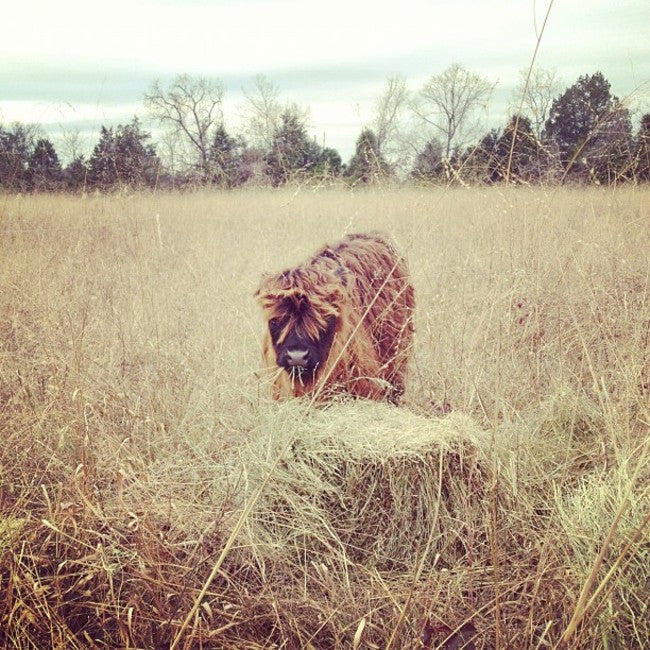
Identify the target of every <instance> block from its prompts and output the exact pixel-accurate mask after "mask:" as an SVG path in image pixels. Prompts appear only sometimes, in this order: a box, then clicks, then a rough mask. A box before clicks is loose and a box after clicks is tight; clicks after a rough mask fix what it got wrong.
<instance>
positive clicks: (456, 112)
mask: <svg viewBox="0 0 650 650" xmlns="http://www.w3.org/2000/svg"><path fill="white" fill-rule="evenodd" d="M493 88H494V84H492V83H491V82H490V81H488V80H487V79H485V78H484V77H482V76H480V75H478V74H476V73H474V72H470V71H469V70H467V69H466V68H465V67H464V66H462V65H460V64H458V63H454V64H452V65H451V66H449V67H448V68H447V69H446V70H445V71H444V72H442V73H441V74H439V75H434V76H433V77H431V78H430V79H429V81H427V82H426V84H424V86H423V87H422V89H421V90H420V92H419V93H418V95H417V96H416V97H415V98H414V101H413V102H411V108H412V110H413V111H414V113H415V114H416V115H417V116H418V117H419V118H420V119H421V120H422V121H424V122H425V123H426V124H428V125H430V126H431V127H433V130H434V133H435V135H436V136H437V137H438V138H439V139H440V140H441V142H442V146H443V152H444V156H445V157H446V158H449V157H450V155H451V154H452V153H453V151H455V150H460V149H462V148H463V147H464V146H465V145H466V144H467V142H466V138H468V137H470V136H471V135H472V134H473V132H474V131H475V130H476V129H477V127H478V123H477V120H476V119H475V118H476V111H477V110H478V109H479V108H487V104H488V102H489V99H490V96H491V94H492V90H493Z"/></svg>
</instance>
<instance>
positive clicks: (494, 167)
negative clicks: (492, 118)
mask: <svg viewBox="0 0 650 650" xmlns="http://www.w3.org/2000/svg"><path fill="white" fill-rule="evenodd" d="M513 140H514V144H513ZM511 152H512V156H511ZM545 166H546V162H545V155H544V148H543V147H542V144H541V142H539V140H538V139H537V137H536V136H535V133H534V132H533V127H532V125H531V122H530V120H529V119H528V118H526V117H523V116H520V117H519V119H517V116H516V115H515V116H513V117H512V119H511V120H510V122H508V125H507V126H506V128H505V130H504V131H503V133H502V134H501V135H500V136H499V138H498V139H497V141H496V142H495V143H494V145H493V155H492V158H491V161H490V164H489V168H488V178H487V180H489V181H490V182H492V183H495V182H498V181H502V180H506V178H507V179H508V180H510V181H512V182H515V183H517V182H524V183H530V182H535V181H538V180H539V179H540V178H541V177H542V174H543V170H544V168H545Z"/></svg>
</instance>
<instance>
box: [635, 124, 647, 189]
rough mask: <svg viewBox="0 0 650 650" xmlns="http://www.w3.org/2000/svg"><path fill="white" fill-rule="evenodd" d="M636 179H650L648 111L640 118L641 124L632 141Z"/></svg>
mask: <svg viewBox="0 0 650 650" xmlns="http://www.w3.org/2000/svg"><path fill="white" fill-rule="evenodd" d="M634 162H635V172H636V179H637V180H639V181H650V113H646V114H645V115H644V116H643V117H642V118H641V126H640V127H639V133H638V134H637V136H636V140H635V143H634Z"/></svg>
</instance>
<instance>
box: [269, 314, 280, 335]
mask: <svg viewBox="0 0 650 650" xmlns="http://www.w3.org/2000/svg"><path fill="white" fill-rule="evenodd" d="M280 328H281V323H280V319H279V318H271V319H270V320H269V330H270V331H271V334H274V333H276V332H277V331H278V330H279V329H280Z"/></svg>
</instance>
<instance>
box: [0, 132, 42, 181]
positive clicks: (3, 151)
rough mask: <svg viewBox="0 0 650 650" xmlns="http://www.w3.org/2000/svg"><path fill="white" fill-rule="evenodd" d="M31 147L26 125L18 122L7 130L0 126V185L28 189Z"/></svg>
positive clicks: (30, 134) (29, 133) (29, 134)
mask: <svg viewBox="0 0 650 650" xmlns="http://www.w3.org/2000/svg"><path fill="white" fill-rule="evenodd" d="M33 148H34V143H33V136H32V131H31V130H30V129H29V128H28V127H26V126H24V125H23V124H20V123H18V122H16V123H15V124H13V125H12V126H11V128H10V129H8V130H7V129H3V128H2V127H1V126H0V187H3V188H4V189H7V190H13V191H24V190H27V189H29V175H28V173H27V165H28V163H29V158H30V156H31V153H32V151H33Z"/></svg>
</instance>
